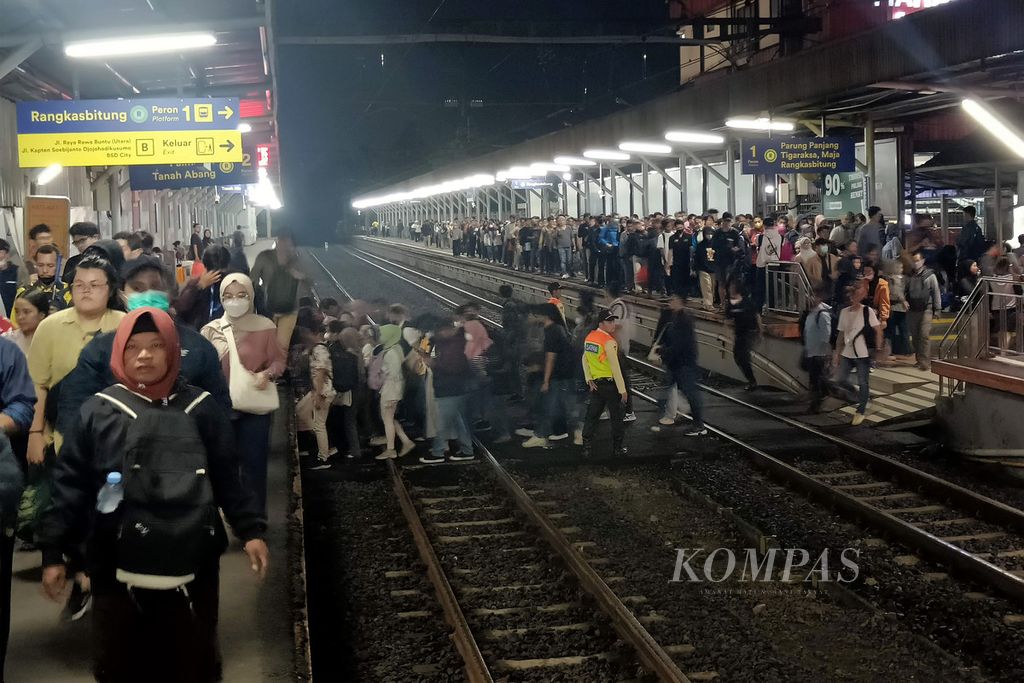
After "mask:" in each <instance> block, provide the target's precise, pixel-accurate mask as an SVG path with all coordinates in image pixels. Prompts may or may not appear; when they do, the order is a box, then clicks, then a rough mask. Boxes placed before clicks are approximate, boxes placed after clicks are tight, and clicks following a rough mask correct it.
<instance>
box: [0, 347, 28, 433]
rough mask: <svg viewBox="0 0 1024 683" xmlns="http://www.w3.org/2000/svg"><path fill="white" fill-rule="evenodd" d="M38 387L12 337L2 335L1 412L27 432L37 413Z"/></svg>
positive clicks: (0, 358)
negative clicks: (5, 337)
mask: <svg viewBox="0 0 1024 683" xmlns="http://www.w3.org/2000/svg"><path fill="white" fill-rule="evenodd" d="M35 406H36V387H35V384H33V383H32V377H30V376H29V374H28V361H27V360H26V359H25V354H23V353H22V352H21V349H19V348H18V346H17V345H16V344H15V343H14V342H12V341H11V340H10V339H4V338H3V337H0V412H2V413H3V414H4V415H7V416H8V417H9V418H11V419H12V420H14V423H15V424H16V425H18V427H20V428H21V429H22V431H25V432H27V431H28V429H29V427H31V426H32V418H33V417H34V414H35Z"/></svg>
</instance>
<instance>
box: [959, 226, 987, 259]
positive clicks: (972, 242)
mask: <svg viewBox="0 0 1024 683" xmlns="http://www.w3.org/2000/svg"><path fill="white" fill-rule="evenodd" d="M956 250H957V251H958V252H959V254H958V256H959V257H960V258H961V259H971V260H974V261H977V260H978V259H979V258H980V257H981V255H982V254H984V253H985V235H983V234H982V232H981V227H980V226H979V225H978V221H975V220H970V221H967V222H966V223H964V227H962V228H960V236H959V237H957V239H956Z"/></svg>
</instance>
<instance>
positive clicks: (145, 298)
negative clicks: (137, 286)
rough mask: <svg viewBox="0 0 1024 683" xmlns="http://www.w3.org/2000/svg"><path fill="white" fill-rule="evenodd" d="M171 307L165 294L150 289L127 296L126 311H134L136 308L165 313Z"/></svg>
mask: <svg viewBox="0 0 1024 683" xmlns="http://www.w3.org/2000/svg"><path fill="white" fill-rule="evenodd" d="M170 307H171V300H170V299H169V298H168V297H167V292H161V291H160V290H158V289H151V290H149V291H147V292H132V293H131V294H129V295H128V311H129V312H130V311H134V310H135V309H136V308H159V309H160V310H161V311H164V312H165V313H166V312H167V310H168V309H169V308H170Z"/></svg>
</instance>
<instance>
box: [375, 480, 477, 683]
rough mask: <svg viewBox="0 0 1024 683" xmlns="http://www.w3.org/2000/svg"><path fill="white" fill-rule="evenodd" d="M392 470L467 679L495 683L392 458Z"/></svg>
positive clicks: (400, 503) (473, 682)
mask: <svg viewBox="0 0 1024 683" xmlns="http://www.w3.org/2000/svg"><path fill="white" fill-rule="evenodd" d="M388 473H389V474H390V475H391V488H392V489H393V490H394V492H395V496H396V497H397V498H398V504H399V506H400V507H401V508H402V514H403V515H404V516H405V523H406V524H407V525H408V526H409V530H410V531H411V532H412V538H413V541H414V542H415V543H416V550H417V551H418V552H419V554H420V559H421V560H422V561H423V564H424V565H426V567H427V576H428V577H429V578H430V582H431V583H432V584H433V586H434V593H435V594H436V595H437V601H438V602H439V603H441V609H442V610H443V611H444V619H445V621H447V622H448V625H449V626H451V628H452V634H451V639H452V641H453V642H454V643H455V648H456V649H457V650H458V651H459V654H460V655H461V656H462V662H463V664H464V665H465V669H466V679H467V680H469V681H470V683H493V681H494V679H493V678H492V677H491V672H490V670H489V669H488V668H487V663H486V662H485V661H484V656H483V653H482V652H480V647H479V646H478V645H477V643H476V638H474V637H473V631H472V630H471V629H470V627H469V622H468V621H467V620H466V615H465V613H463V611H462V607H461V606H460V605H459V601H458V598H456V597H455V591H454V590H452V586H451V583H450V582H449V581H448V577H447V576H446V575H445V573H444V568H443V567H442V566H441V560H440V559H438V557H437V553H435V552H434V546H433V545H431V543H430V537H429V536H428V535H427V530H426V529H425V528H424V526H423V522H422V520H420V516H419V513H418V512H416V505H415V503H413V500H412V496H411V495H410V494H409V489H408V488H407V487H406V485H405V480H404V479H403V478H402V473H401V472H400V471H399V469H398V466H397V465H395V463H394V461H393V460H388Z"/></svg>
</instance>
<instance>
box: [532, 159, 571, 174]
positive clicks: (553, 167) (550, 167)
mask: <svg viewBox="0 0 1024 683" xmlns="http://www.w3.org/2000/svg"><path fill="white" fill-rule="evenodd" d="M530 170H531V171H534V172H536V173H537V175H546V174H548V173H566V172H568V170H569V166H568V165H567V164H551V163H545V162H543V161H535V162H534V163H532V164H530Z"/></svg>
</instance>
